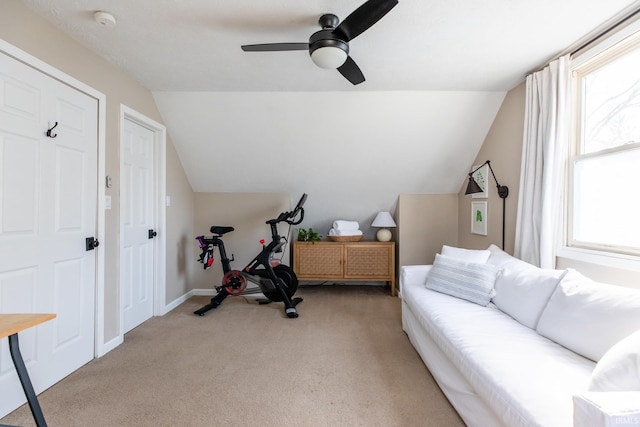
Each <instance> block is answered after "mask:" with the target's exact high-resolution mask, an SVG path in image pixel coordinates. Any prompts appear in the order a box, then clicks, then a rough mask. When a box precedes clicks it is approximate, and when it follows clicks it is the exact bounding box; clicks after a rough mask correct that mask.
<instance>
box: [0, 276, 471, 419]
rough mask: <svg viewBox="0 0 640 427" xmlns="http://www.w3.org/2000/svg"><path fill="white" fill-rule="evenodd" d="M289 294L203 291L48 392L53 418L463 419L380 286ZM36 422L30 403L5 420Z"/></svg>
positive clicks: (45, 398)
mask: <svg viewBox="0 0 640 427" xmlns="http://www.w3.org/2000/svg"><path fill="white" fill-rule="evenodd" d="M296 296H300V297H303V298H304V302H302V303H301V304H300V305H299V306H298V312H299V313H300V317H299V318H297V319H288V318H286V317H285V315H284V311H283V305H282V303H271V304H267V305H258V304H256V303H249V302H247V300H245V298H243V297H228V298H227V299H226V300H225V301H224V302H223V303H222V304H221V305H220V307H218V308H217V309H215V310H212V311H210V312H209V313H207V315H206V316H204V317H198V316H195V315H194V314H193V313H192V312H193V311H194V310H196V309H197V308H200V307H201V306H202V305H204V304H206V303H207V302H208V300H209V298H207V297H194V298H191V299H190V300H188V301H187V302H185V303H184V304H182V305H180V306H179V307H178V308H176V309H175V310H173V311H171V312H170V313H168V314H166V315H165V316H163V317H155V318H152V319H150V320H149V321H147V322H145V323H144V324H142V325H141V326H139V327H137V328H136V329H134V330H133V331H131V332H129V333H128V334H126V336H125V341H124V344H122V345H120V346H119V347H117V348H116V349H114V350H113V351H111V352H109V353H108V354H106V355H105V356H103V357H102V358H100V359H96V360H93V361H91V362H90V363H88V364H87V365H86V366H84V367H82V368H80V369H79V370H78V371H76V372H74V373H73V374H71V375H69V376H68V377H67V378H65V379H63V380H62V381H60V382H59V383H58V384H56V385H54V386H53V387H51V388H50V389H48V390H46V391H45V392H43V393H42V394H40V396H39V399H40V404H41V406H42V410H43V412H44V415H45V418H46V420H47V423H48V424H49V426H51V427H55V426H61V427H62V426H64V427H71V426H264V427H266V426H279V427H282V426H300V427H304V426H314V427H316V426H367V427H371V426H384V427H389V426H463V425H464V423H463V422H462V421H461V420H460V418H459V417H458V415H457V414H456V412H455V411H454V409H453V408H452V407H451V405H450V404H449V402H448V401H447V399H446V398H445V397H444V395H443V394H442V392H441V391H440V389H439V388H438V386H437V385H436V383H435V381H434V380H433V378H432V377H431V375H430V373H429V371H428V370H427V369H426V367H425V366H424V364H423V363H422V361H421V359H420V357H419V356H418V354H417V353H416V351H415V350H414V349H413V347H412V346H411V344H410V343H409V339H408V338H407V336H406V334H405V333H404V332H403V331H402V325H401V317H400V300H399V299H398V298H392V297H390V296H389V294H388V290H387V289H384V288H383V287H381V286H358V285H348V286H301V287H300V289H299V290H298V292H297V293H296ZM0 423H3V424H12V425H20V426H31V425H35V424H34V422H33V419H32V418H31V413H30V411H29V408H28V406H26V405H24V406H22V407H21V408H19V409H17V410H16V411H14V412H13V413H11V414H9V415H7V416H6V417H4V418H3V419H1V420H0Z"/></svg>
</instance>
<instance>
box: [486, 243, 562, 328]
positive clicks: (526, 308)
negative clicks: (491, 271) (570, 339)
mask: <svg viewBox="0 0 640 427" xmlns="http://www.w3.org/2000/svg"><path fill="white" fill-rule="evenodd" d="M488 251H489V252H490V254H491V255H490V256H489V260H488V261H487V263H488V264H492V265H495V266H496V267H499V268H501V270H502V271H501V272H500V273H498V276H497V277H496V285H495V295H494V296H493V299H492V300H493V303H494V304H495V305H496V307H498V308H499V309H500V310H501V311H502V312H504V313H507V314H508V315H509V316H511V317H513V318H514V319H515V320H517V321H518V322H520V323H522V324H523V325H525V326H527V327H529V328H531V329H535V328H536V326H537V325H538V320H539V319H540V315H541V314H542V310H544V308H545V306H546V305H547V302H548V301H549V297H551V294H552V293H553V291H554V290H555V289H556V286H558V282H560V279H562V277H564V275H565V274H566V272H567V271H566V270H547V269H542V268H538V267H536V266H534V265H531V264H529V263H527V262H524V261H522V260H519V259H518V258H515V257H513V256H511V255H509V254H508V253H506V252H504V251H503V250H502V249H500V248H498V247H497V246H495V245H491V246H489V249H488Z"/></svg>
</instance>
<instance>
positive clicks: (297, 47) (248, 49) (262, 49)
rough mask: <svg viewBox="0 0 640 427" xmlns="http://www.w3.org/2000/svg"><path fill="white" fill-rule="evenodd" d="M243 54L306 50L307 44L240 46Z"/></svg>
mask: <svg viewBox="0 0 640 427" xmlns="http://www.w3.org/2000/svg"><path fill="white" fill-rule="evenodd" d="M240 47H241V48H242V50H244V51H245V52H278V51H285V50H308V49H309V43H263V44H245V45H243V46H240Z"/></svg>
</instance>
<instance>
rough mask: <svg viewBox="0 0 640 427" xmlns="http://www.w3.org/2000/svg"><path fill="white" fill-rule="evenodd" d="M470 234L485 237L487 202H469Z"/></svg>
mask: <svg viewBox="0 0 640 427" xmlns="http://www.w3.org/2000/svg"><path fill="white" fill-rule="evenodd" d="M471 232H472V233H473V234H481V235H483V236H486V235H487V202H486V201H484V202H471Z"/></svg>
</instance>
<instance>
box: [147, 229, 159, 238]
mask: <svg viewBox="0 0 640 427" xmlns="http://www.w3.org/2000/svg"><path fill="white" fill-rule="evenodd" d="M157 235H158V233H156V232H155V231H153V230H149V238H150V239H153V238H154V237H156V236H157Z"/></svg>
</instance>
